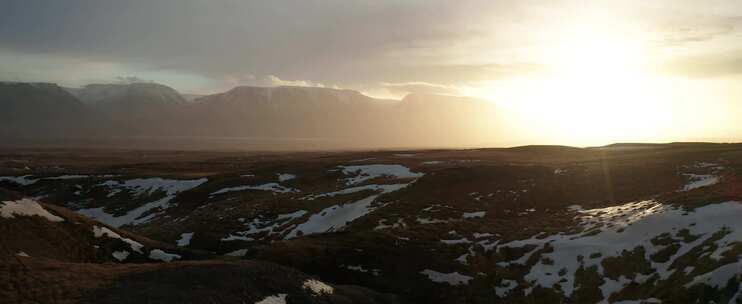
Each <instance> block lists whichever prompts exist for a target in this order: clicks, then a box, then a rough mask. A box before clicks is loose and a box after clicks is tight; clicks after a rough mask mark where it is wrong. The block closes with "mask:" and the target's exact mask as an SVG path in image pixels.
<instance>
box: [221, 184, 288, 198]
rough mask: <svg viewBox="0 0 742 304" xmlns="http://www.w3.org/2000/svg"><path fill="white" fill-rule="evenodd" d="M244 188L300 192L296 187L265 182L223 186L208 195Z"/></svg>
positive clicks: (242, 189) (277, 191)
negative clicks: (254, 184) (250, 184)
mask: <svg viewBox="0 0 742 304" xmlns="http://www.w3.org/2000/svg"><path fill="white" fill-rule="evenodd" d="M245 190H258V191H270V192H274V193H289V192H300V191H299V190H298V189H294V188H289V187H284V186H281V185H280V184H278V183H266V184H262V185H257V186H237V187H229V188H224V189H221V190H218V191H215V192H212V193H211V194H210V195H217V194H223V193H227V192H239V191H245Z"/></svg>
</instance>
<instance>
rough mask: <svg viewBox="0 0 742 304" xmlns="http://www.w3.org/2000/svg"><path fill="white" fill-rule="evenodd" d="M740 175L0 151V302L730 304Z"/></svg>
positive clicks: (421, 157)
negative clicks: (559, 303) (561, 303)
mask: <svg viewBox="0 0 742 304" xmlns="http://www.w3.org/2000/svg"><path fill="white" fill-rule="evenodd" d="M740 178H742V145H732V144H668V145H644V144H637V145H629V144H624V145H613V146H607V147H601V148H585V149H578V148H570V147H557V146H529V147H519V148H510V149H479V150H424V151H377V152H334V153H318V152H312V153H242V152H152V151H147V152H143V151H122V150H110V151H102V150H25V151H21V150H7V151H0V189H2V190H0V201H2V203H0V212H1V213H2V217H0V232H2V234H1V235H2V239H1V240H2V242H1V243H2V251H0V258H2V260H3V261H4V262H3V263H2V265H0V272H1V273H2V279H0V280H2V281H0V293H2V295H3V297H4V298H6V299H12V301H15V302H28V303H36V302H42V303H47V302H52V303H54V302H63V303H81V302H96V303H98V302H101V303H139V302H146V301H149V302H151V303H182V302H192V303H262V304H266V303H396V302H400V303H402V302H404V303H558V302H564V303H712V302H713V303H742V286H741V284H742V220H740V218H742V204H740V203H739V202H740V201H742V180H741V179H740ZM144 299H147V300H146V301H145V300H144Z"/></svg>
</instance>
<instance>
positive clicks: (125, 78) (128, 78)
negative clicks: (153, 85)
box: [116, 76, 154, 84]
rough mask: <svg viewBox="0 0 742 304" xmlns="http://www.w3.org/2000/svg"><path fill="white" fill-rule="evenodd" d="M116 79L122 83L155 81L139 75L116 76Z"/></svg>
mask: <svg viewBox="0 0 742 304" xmlns="http://www.w3.org/2000/svg"><path fill="white" fill-rule="evenodd" d="M116 80H117V81H118V82H119V83H122V84H131V83H140V82H154V81H152V80H144V79H142V78H139V77H137V76H116Z"/></svg>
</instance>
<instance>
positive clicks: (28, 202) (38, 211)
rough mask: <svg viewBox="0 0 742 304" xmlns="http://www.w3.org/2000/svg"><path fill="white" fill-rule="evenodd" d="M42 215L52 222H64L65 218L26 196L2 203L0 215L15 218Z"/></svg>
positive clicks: (0, 204)
mask: <svg viewBox="0 0 742 304" xmlns="http://www.w3.org/2000/svg"><path fill="white" fill-rule="evenodd" d="M16 215H18V216H40V217H43V218H45V219H47V220H48V221H50V222H64V219H63V218H61V217H59V216H56V215H54V214H51V213H50V212H49V211H46V209H44V207H41V205H39V203H38V202H36V201H35V200H32V199H28V198H24V199H20V200H17V201H4V202H2V203H0V217H4V218H15V216H16Z"/></svg>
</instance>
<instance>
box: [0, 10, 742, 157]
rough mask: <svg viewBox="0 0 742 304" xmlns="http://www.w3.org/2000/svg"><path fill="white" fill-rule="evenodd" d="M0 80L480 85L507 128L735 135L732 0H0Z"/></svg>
mask: <svg viewBox="0 0 742 304" xmlns="http://www.w3.org/2000/svg"><path fill="white" fill-rule="evenodd" d="M6 2H7V3H4V4H3V9H2V10H1V11H0V66H2V67H3V68H2V69H0V80H12V81H50V82H57V83H60V84H62V85H67V86H80V85H84V84H87V83H93V82H114V81H116V79H117V77H137V78H139V79H143V80H147V81H155V82H159V83H163V84H167V85H170V86H172V87H174V88H176V89H178V90H180V91H181V92H185V93H201V94H207V93H215V92H220V91H224V90H227V89H229V88H231V87H234V86H237V85H303V86H328V87H339V88H347V89H356V90H359V91H362V92H364V93H366V94H368V95H371V96H375V97H383V98H401V97H403V96H404V95H405V94H408V93H411V92H426V93H440V94H450V95H468V96H475V97H481V98H486V99H488V100H491V101H492V102H495V103H497V104H498V105H500V106H502V107H503V109H504V110H505V111H511V112H512V113H513V118H512V119H513V120H517V121H518V124H519V125H521V126H522V128H521V129H522V134H521V135H522V136H523V138H528V140H529V141H533V142H538V143H560V144H573V145H592V144H604V143H611V142H618V141H645V142H646V141H692V140H705V141H711V140H714V141H740V140H741V139H742V124H740V123H738V121H739V117H742V85H740V83H742V82H741V81H740V80H742V75H741V73H742V2H740V1H713V0H711V1H678V0H666V1H640V0H626V1H599V0H598V1H515V0H513V1H492V0H482V1H445V0H441V1H422V0H419V1H418V0H410V1H391V0H388V1H385V0H375V1H345V0H326V1H319V0H317V1H314V0H307V1H236V0H235V1H208V2H207V1H197V0H191V1H176V0H168V1H161V0H159V1H150V0H147V1H144V0H142V1H29V0H19V1H6Z"/></svg>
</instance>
